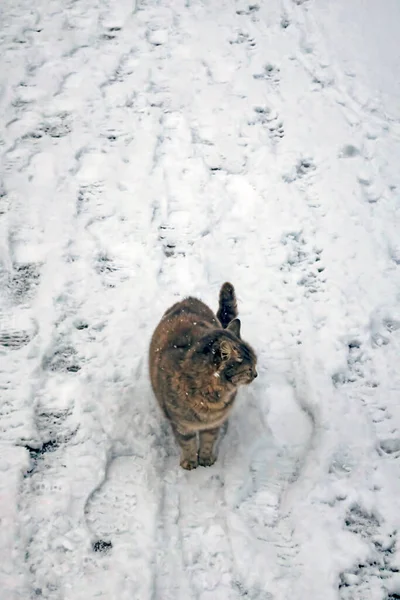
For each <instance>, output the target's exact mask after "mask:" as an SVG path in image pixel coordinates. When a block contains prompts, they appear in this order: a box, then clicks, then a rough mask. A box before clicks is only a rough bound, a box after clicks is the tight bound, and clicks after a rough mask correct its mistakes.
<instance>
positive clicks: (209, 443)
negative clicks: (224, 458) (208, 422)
mask: <svg viewBox="0 0 400 600" xmlns="http://www.w3.org/2000/svg"><path fill="white" fill-rule="evenodd" d="M219 430H220V428H219V427H215V428H214V429H206V430H205V431H200V449H199V465H201V466H202V467H211V465H213V464H214V463H215V461H216V460H217V455H216V454H215V453H214V446H215V442H216V439H217V437H218V433H219Z"/></svg>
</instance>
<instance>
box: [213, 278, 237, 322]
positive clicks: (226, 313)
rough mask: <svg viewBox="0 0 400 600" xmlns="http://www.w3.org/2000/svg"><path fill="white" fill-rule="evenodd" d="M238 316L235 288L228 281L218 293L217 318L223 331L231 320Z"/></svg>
mask: <svg viewBox="0 0 400 600" xmlns="http://www.w3.org/2000/svg"><path fill="white" fill-rule="evenodd" d="M237 316H238V309H237V302H236V294H235V288H234V287H233V285H232V284H231V283H229V282H228V281H227V282H226V283H224V284H223V286H222V287H221V289H220V292H219V307H218V312H217V317H218V319H219V320H220V321H221V324H222V327H223V328H224V329H225V328H226V327H227V326H228V325H229V323H230V322H231V321H233V319H236V317H237Z"/></svg>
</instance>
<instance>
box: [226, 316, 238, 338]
mask: <svg viewBox="0 0 400 600" xmlns="http://www.w3.org/2000/svg"><path fill="white" fill-rule="evenodd" d="M227 329H229V331H231V332H232V333H233V335H236V337H238V338H240V320H239V319H233V321H231V322H230V323H229V325H228V327H227Z"/></svg>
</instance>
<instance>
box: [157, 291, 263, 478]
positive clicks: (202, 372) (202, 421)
mask: <svg viewBox="0 0 400 600" xmlns="http://www.w3.org/2000/svg"><path fill="white" fill-rule="evenodd" d="M237 315H238V311H237V301H236V294H235V289H234V287H233V285H232V284H231V283H229V282H226V283H224V284H223V285H222V287H221V290H220V293H219V307H218V312H217V315H216V316H215V315H214V313H213V312H212V310H211V309H210V308H209V307H208V306H207V305H206V304H204V303H203V302H201V301H200V300H197V299H196V298H192V297H189V298H186V299H185V300H183V301H181V302H177V303H176V304H174V305H173V306H172V307H171V308H169V309H168V310H167V311H166V312H165V314H164V316H163V317H162V319H161V321H160V323H159V324H158V326H157V327H156V329H155V331H154V333H153V337H152V339H151V343H150V352H149V367H150V379H151V384H152V388H153V391H154V394H155V396H156V398H157V400H158V402H159V404H160V406H161V408H162V409H163V412H164V414H165V416H166V417H167V419H168V420H169V422H170V423H171V425H172V430H173V432H174V435H175V439H176V441H177V443H178V444H179V446H180V448H181V458H180V465H181V467H182V468H183V469H188V470H190V469H195V468H196V467H197V466H198V465H201V466H204V467H205V466H211V465H213V464H214V462H215V461H216V458H217V457H216V455H215V453H214V445H215V442H216V439H217V437H218V433H219V430H220V427H221V425H223V424H224V423H225V422H226V421H227V419H228V416H229V413H230V412H231V409H232V405H233V403H234V400H235V397H236V393H237V389H238V387H239V386H241V385H247V384H249V383H251V382H252V381H253V380H254V379H255V378H256V377H257V370H256V363H257V358H256V354H255V352H254V350H253V349H252V348H251V346H250V345H249V344H247V343H246V342H244V341H243V340H242V339H241V337H240V328H241V323H240V320H239V319H238V318H237ZM198 438H199V439H198Z"/></svg>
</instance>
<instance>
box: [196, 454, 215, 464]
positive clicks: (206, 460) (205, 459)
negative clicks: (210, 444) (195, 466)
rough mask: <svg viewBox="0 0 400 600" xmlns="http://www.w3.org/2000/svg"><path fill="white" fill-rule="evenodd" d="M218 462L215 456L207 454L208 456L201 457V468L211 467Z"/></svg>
mask: <svg viewBox="0 0 400 600" xmlns="http://www.w3.org/2000/svg"><path fill="white" fill-rule="evenodd" d="M216 460H217V457H216V455H215V454H207V455H206V456H201V455H200V456H199V465H200V466H201V467H211V465H213V464H214V463H215V461H216Z"/></svg>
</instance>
